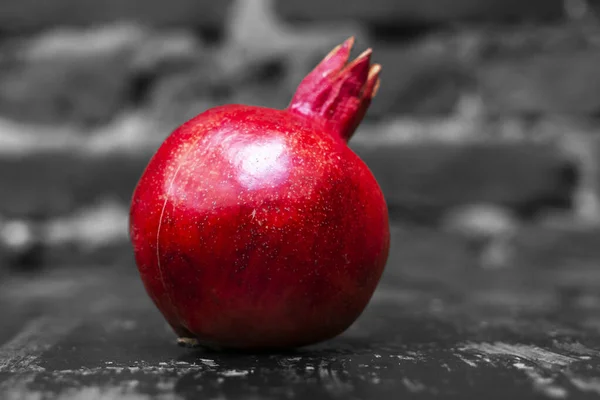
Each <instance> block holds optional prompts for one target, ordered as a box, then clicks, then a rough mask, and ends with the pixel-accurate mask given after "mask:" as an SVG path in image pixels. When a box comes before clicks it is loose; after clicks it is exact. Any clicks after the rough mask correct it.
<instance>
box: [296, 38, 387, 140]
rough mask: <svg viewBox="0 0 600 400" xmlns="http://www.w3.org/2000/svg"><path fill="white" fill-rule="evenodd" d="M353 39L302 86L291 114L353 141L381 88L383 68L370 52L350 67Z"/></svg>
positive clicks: (327, 58) (321, 65) (337, 50)
mask: <svg viewBox="0 0 600 400" xmlns="http://www.w3.org/2000/svg"><path fill="white" fill-rule="evenodd" d="M353 45H354V37H351V38H349V39H347V40H346V41H345V42H344V43H342V44H340V45H339V46H337V47H336V48H334V49H333V50H332V51H331V52H330V53H329V54H328V55H327V56H326V57H325V58H324V59H323V61H321V62H320V63H319V64H318V65H317V66H316V67H315V69H313V70H312V72H311V73H309V74H308V75H307V76H306V77H305V78H304V79H303V80H302V82H301V83H300V85H299V86H298V89H297V90H296V93H295V94H294V97H293V98H292V101H291V103H290V105H289V107H288V110H289V111H292V112H295V113H297V114H301V115H304V116H308V117H311V118H313V119H314V118H315V117H318V118H316V119H319V120H321V121H322V122H323V123H324V124H325V126H326V127H327V129H330V130H331V131H333V132H337V133H338V134H339V135H340V137H342V138H343V139H344V140H345V141H348V140H350V138H351V137H352V135H353V134H354V131H355V130H356V128H357V127H358V125H359V124H360V122H361V121H362V119H363V117H364V116H365V113H366V112H367V109H368V108H369V105H370V104H371V100H372V99H373V97H375V94H376V93H377V89H378V88H379V83H380V81H379V73H380V71H381V66H380V65H379V64H371V53H372V50H371V49H367V50H366V51H364V52H363V53H362V54H361V55H360V56H358V57H357V58H356V59H355V60H353V61H352V62H350V63H348V59H349V57H350V51H351V50H352V46H353Z"/></svg>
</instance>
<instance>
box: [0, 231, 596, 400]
mask: <svg viewBox="0 0 600 400" xmlns="http://www.w3.org/2000/svg"><path fill="white" fill-rule="evenodd" d="M543 240H545V242H544V243H545V244H544V245H543V246H542V245H539V246H538V249H537V253H536V252H535V251H530V253H531V254H533V255H535V254H543V257H542V256H532V255H531V254H530V256H529V258H528V259H527V257H526V260H525V261H524V262H522V263H520V264H519V265H515V266H513V267H512V268H507V269H504V270H487V271H486V270H481V269H477V268H475V267H474V266H473V265H471V263H469V262H468V258H466V256H465V255H464V254H463V253H462V252H461V250H460V246H458V243H453V242H452V239H449V238H448V237H444V236H443V235H441V234H437V235H429V236H427V235H425V234H420V233H414V232H413V233H407V232H405V233H402V232H396V233H395V234H394V238H393V248H392V253H391V255H390V260H389V263H388V268H387V271H386V274H385V276H384V279H383V281H382V283H381V285H380V287H379V289H378V291H377V293H376V294H375V296H374V297H373V299H372V301H371V304H370V305H369V307H368V309H367V310H366V311H365V313H364V314H363V315H362V317H361V318H360V319H359V320H358V321H357V322H356V324H355V325H353V326H352V327H351V329H349V330H348V331H347V332H346V333H344V334H343V335H341V336H339V337H338V338H336V339H334V340H331V341H329V342H327V343H323V344H320V345H317V346H313V347H310V348H304V349H300V350H296V351H292V352H289V353H286V354H235V353H215V352H210V351H206V350H192V349H185V348H181V347H178V346H176V345H175V338H174V336H173V334H172V333H171V332H170V330H169V329H168V328H167V327H166V325H165V323H164V321H163V319H162V318H161V316H160V315H159V314H158V312H157V311H156V310H155V309H154V307H153V305H152V304H151V303H150V301H149V299H148V298H147V296H146V295H145V293H144V292H143V288H142V286H141V283H140V281H139V278H138V277H137V275H136V274H137V271H136V270H135V267H134V265H133V263H132V261H131V260H130V258H127V257H125V260H126V261H121V262H118V263H116V264H117V265H114V266H112V267H107V266H94V265H88V266H85V267H84V266H81V265H79V266H70V267H62V268H51V269H49V270H48V271H47V272H44V273H41V274H36V275H27V276H12V277H9V278H6V277H4V278H3V280H2V283H0V316H1V317H2V318H1V322H0V399H8V400H15V399H35V400H43V399H113V398H115V399H117V398H125V399H135V400H138V399H151V398H158V399H311V400H318V399H338V398H339V399H381V400H385V399H400V398H413V397H414V398H432V399H433V398H448V399H484V398H485V399H503V400H504V399H521V398H523V399H537V398H540V399H548V398H549V399H563V398H573V399H588V398H589V399H594V398H600V269H599V268H598V267H599V266H598V263H597V262H594V261H593V259H588V260H587V261H586V260H585V259H584V258H581V257H578V255H577V254H574V253H573V251H571V252H570V253H569V251H567V252H566V253H565V252H562V253H560V252H559V251H558V250H557V249H558V247H559V246H557V243H559V242H553V240H555V239H552V237H546V238H545V239H543ZM538 243H539V240H538ZM560 243H563V242H560ZM540 246H541V247H540ZM544 246H545V247H544ZM563 247H564V249H567V250H568V249H572V248H573V246H572V245H569V246H566V247H565V246H563ZM543 249H546V250H545V251H541V250H543ZM536 257H537V258H536ZM521 264H522V265H521Z"/></svg>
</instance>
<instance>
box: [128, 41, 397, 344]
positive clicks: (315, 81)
mask: <svg viewBox="0 0 600 400" xmlns="http://www.w3.org/2000/svg"><path fill="white" fill-rule="evenodd" d="M353 42H354V40H353V39H352V38H350V39H348V40H347V41H346V42H344V43H343V44H342V45H340V46H338V47H336V48H335V49H334V50H332V52H331V53H330V54H329V55H328V56H327V57H326V58H325V59H324V60H323V61H322V62H321V63H320V64H319V65H318V66H317V67H316V68H315V69H314V70H313V71H312V72H311V73H310V74H309V75H308V76H307V77H306V78H305V79H304V80H303V81H302V82H301V84H300V86H299V87H298V90H297V92H296V94H295V95H294V97H293V99H292V101H291V103H290V105H289V106H288V108H287V109H285V110H275V109H269V108H262V107H253V106H247V105H224V106H219V107H215V108H212V109H210V110H208V111H205V112H203V113H201V114H199V115H198V116H196V117H194V118H192V119H191V120H190V121H188V122H186V123H184V124H183V125H181V126H180V127H179V128H177V129H176V130H175V131H174V132H173V133H172V134H171V135H170V136H169V137H168V138H167V139H166V140H165V141H164V143H163V144H162V145H161V147H160V148H159V149H158V151H157V152H156V154H155V155H154V156H153V158H152V159H151V160H150V162H149V164H148V166H147V168H146V170H145V171H144V173H143V175H142V177H141V178H140V181H139V183H138V185H137V187H136V189H135V192H134V194H133V200H132V204H131V210H130V237H131V241H132V244H133V248H134V252H135V259H136V263H137V265H138V269H139V272H140V275H141V278H142V280H143V283H144V285H145V288H146V290H147V292H148V294H149V295H150V297H151V298H152V300H153V301H154V303H155V304H156V306H157V307H158V308H159V309H160V311H161V312H162V314H163V315H164V317H165V318H166V320H167V321H168V323H169V324H170V325H171V327H172V328H173V329H174V331H175V332H176V334H177V335H178V336H179V343H181V344H192V343H193V344H200V345H205V346H209V347H217V348H237V349H277V348H289V347H298V346H304V345H309V344H313V343H316V342H320V341H323V340H326V339H329V338H332V337H334V336H336V335H338V334H340V333H342V332H343V331H344V330H346V329H347V328H348V327H349V326H350V325H351V324H352V323H353V322H354V321H355V320H356V319H357V318H358V316H359V315H360V314H361V313H362V311H363V309H364V308H365V307H366V305H367V303H368V302H369V300H370V298H371V296H372V294H373V292H374V290H375V288H376V286H377V284H378V282H379V279H380V277H381V274H382V272H383V269H384V266H385V264H386V261H387V257H388V250H389V239H390V238H389V236H390V233H389V223H388V213H387V206H386V202H385V200H384V197H383V194H382V192H381V189H380V187H379V185H378V183H377V182H376V180H375V178H374V177H373V175H372V173H371V172H370V170H369V169H368V167H367V166H366V165H365V164H364V163H363V161H361V160H360V159H359V157H358V156H357V155H356V154H355V153H354V152H352V150H350V148H349V147H348V145H347V142H348V140H349V139H350V137H351V136H352V134H353V133H354V130H355V129H356V127H357V125H358V124H359V123H360V121H361V119H362V118H363V116H364V114H365V112H366V110H367V108H368V106H369V104H370V102H371V99H372V98H373V96H374V95H375V92H376V91H377V87H378V85H379V77H378V75H379V71H380V69H381V67H380V66H379V65H371V61H370V57H371V50H370V49H369V50H367V51H365V52H364V53H363V54H362V55H360V56H359V57H358V58H357V59H356V60H354V61H352V62H351V63H348V58H349V54H350V50H351V48H352V45H353Z"/></svg>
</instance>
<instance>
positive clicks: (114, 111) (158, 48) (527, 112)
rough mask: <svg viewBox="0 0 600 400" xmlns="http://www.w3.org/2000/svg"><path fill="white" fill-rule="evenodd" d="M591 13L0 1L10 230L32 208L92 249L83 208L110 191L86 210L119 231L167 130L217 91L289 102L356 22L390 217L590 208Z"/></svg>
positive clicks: (330, 0)
mask: <svg viewBox="0 0 600 400" xmlns="http://www.w3.org/2000/svg"><path fill="white" fill-rule="evenodd" d="M592 6H593V4H592V3H591V1H590V2H586V1H584V0H530V1H527V2H523V1H517V0H453V1H451V2H450V1H446V0H418V1H417V0H398V1H392V0H370V1H368V2H365V1H361V0H343V1H342V0H318V1H313V0H303V1H291V0H289V1H278V2H276V1H270V0H238V1H234V0H228V1H219V2H214V1H204V0H202V1H200V0H171V1H169V2H163V1H158V0H145V1H142V0H106V1H102V2H98V1H91V0H53V1H48V0H46V1H43V0H18V1H17V0H3V1H2V2H0V188H1V190H2V196H0V215H1V216H2V218H3V221H4V223H3V227H4V228H3V230H2V237H3V238H4V239H3V240H4V241H5V242H6V243H12V244H13V245H14V246H19V245H20V243H21V244H23V243H29V242H28V241H30V240H32V239H31V237H32V235H33V233H31V232H33V230H32V229H30V228H26V226H29V225H27V224H29V223H30V222H28V221H37V223H38V224H41V226H42V227H44V229H42V230H39V229H38V231H36V232H37V233H36V235H38V236H39V237H44V239H43V240H46V241H48V242H51V243H62V244H64V243H71V242H73V241H82V240H84V239H85V238H86V237H89V240H88V242H86V243H87V244H86V245H85V246H91V247H94V246H99V245H100V244H101V243H104V242H103V241H101V240H99V239H98V237H99V236H94V234H92V233H90V234H89V235H88V236H86V234H85V232H88V231H89V230H90V229H92V230H93V229H96V230H98V229H99V228H98V226H99V223H96V224H91V225H95V227H93V228H90V224H87V225H86V224H85V223H84V222H82V221H86V219H85V218H87V217H86V216H89V215H90V212H91V211H90V210H96V211H97V210H98V209H99V207H101V206H102V205H106V204H110V206H106V207H105V208H104V210H105V211H104V212H105V214H102V213H100V214H97V213H96V214H94V215H95V218H100V217H98V215H100V216H102V218H100V219H99V220H100V221H110V223H109V226H107V227H105V228H103V229H104V231H102V232H101V233H97V235H101V234H102V235H104V236H102V237H106V238H108V239H106V240H107V241H109V242H110V240H112V239H110V238H114V240H115V241H117V242H119V241H121V242H122V241H123V240H124V238H125V237H126V224H127V221H126V219H127V202H128V200H129V198H130V196H131V192H132V190H133V187H134V185H135V183H136V181H137V178H138V177H139V175H140V173H141V171H142V169H143V168H144V166H145V163H146V162H147V161H148V159H149V157H150V156H151V154H152V152H153V150H154V149H156V147H157V146H158V145H159V144H160V142H161V141H162V140H163V139H164V138H165V136H166V135H167V134H168V133H169V132H170V130H171V129H172V128H173V127H175V126H176V125H178V124H179V123H181V122H183V121H184V120H186V119H187V118H190V117H192V116H194V115H195V114H197V113H199V112H202V111H203V110H205V109H207V108H209V107H211V106H214V105H217V104H223V103H234V102H238V103H251V104H257V105H265V106H271V107H278V108H283V107H285V106H286V105H287V102H288V101H289V98H290V96H291V94H292V93H293V90H294V88H295V86H296V85H297V84H298V82H299V81H300V79H301V78H302V77H303V76H304V75H305V74H306V73H307V72H308V71H309V70H310V69H311V68H312V67H313V66H314V65H315V63H316V62H317V61H318V60H319V59H320V58H321V57H322V56H323V55H324V54H326V53H327V52H328V51H329V49H331V48H332V47H333V46H335V45H336V44H337V43H339V42H341V41H342V40H344V39H345V38H347V37H348V36H350V35H354V36H355V37H356V38H357V47H358V48H357V51H362V50H363V49H364V48H366V47H367V46H370V47H373V49H374V59H375V61H376V62H379V63H381V64H382V65H383V72H382V87H381V90H380V92H379V94H378V96H377V98H376V100H375V101H374V103H373V105H372V109H371V111H370V112H369V114H368V116H367V119H366V120H365V122H364V123H363V125H362V126H361V128H360V131H359V133H358V134H357V136H356V137H355V139H353V142H352V146H353V148H354V149H355V150H356V151H357V153H359V154H360V155H361V156H362V157H363V158H364V159H365V161H366V162H367V163H368V164H369V166H370V167H371V168H372V170H373V171H374V173H375V175H376V176H377V178H378V179H379V181H380V182H381V185H382V187H383V190H384V192H385V194H386V197H387V198H388V201H389V203H390V210H391V214H392V216H393V218H395V219H397V220H398V221H404V222H406V223H409V222H410V223H417V224H425V225H428V226H439V224H440V223H441V221H443V220H444V216H445V215H447V214H448V213H449V212H451V211H452V210H455V209H457V208H461V207H464V206H469V205H472V204H488V205H492V206H497V207H502V208H503V209H506V210H509V211H510V212H511V213H513V214H515V215H517V216H518V217H519V218H521V219H525V220H532V219H536V218H537V217H539V216H540V215H546V213H547V212H552V210H568V211H569V212H571V214H573V215H575V216H576V217H579V221H580V222H586V221H587V222H589V221H593V220H596V219H598V209H597V206H596V204H597V186H598V176H597V173H596V160H597V157H596V151H597V150H596V149H597V148H598V140H597V137H598V135H597V133H598V129H600V128H599V127H600V124H599V121H598V119H599V118H600V68H598V65H600V46H599V45H600V26H599V25H598V14H597V10H596V9H594V8H593V7H592ZM90 218H91V217H90ZM111 218H112V219H111ZM88 219H89V218H88ZM91 220H92V221H96V222H97V221H98V220H94V219H93V218H92V219H91ZM15 221H23V223H22V224H17V223H16V222H15ZM52 221H61V223H62V224H63V225H64V226H70V227H71V231H69V230H65V229H63V230H61V228H60V226H63V225H60V224H58V223H54V222H52ZM53 223H54V225H53ZM57 224H58V225H57ZM65 224H66V225H65ZM68 224H71V225H68ZM100 225H101V224H100ZM9 228H10V229H9ZM86 229H87V230H86ZM40 232H42V233H40ZM69 232H71V233H69ZM82 232H83V233H82ZM40 240H42V239H40ZM94 243H95V244H94ZM71 244H72V243H71Z"/></svg>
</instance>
